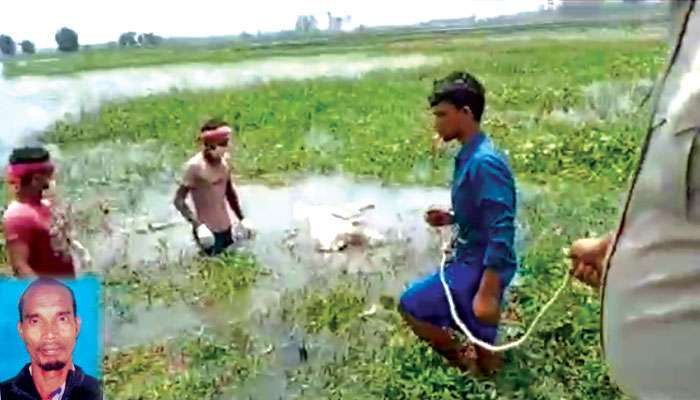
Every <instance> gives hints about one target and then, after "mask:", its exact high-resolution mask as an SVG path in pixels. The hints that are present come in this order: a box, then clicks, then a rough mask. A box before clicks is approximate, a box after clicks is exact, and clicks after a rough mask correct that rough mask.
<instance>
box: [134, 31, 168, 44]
mask: <svg viewBox="0 0 700 400" xmlns="http://www.w3.org/2000/svg"><path fill="white" fill-rule="evenodd" d="M138 42H139V44H140V45H141V46H144V47H155V46H158V45H160V44H161V43H163V38H162V37H161V36H158V35H155V34H153V33H142V34H140V35H139V37H138Z"/></svg>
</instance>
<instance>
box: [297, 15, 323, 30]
mask: <svg viewBox="0 0 700 400" xmlns="http://www.w3.org/2000/svg"><path fill="white" fill-rule="evenodd" d="M294 30H295V31H297V32H302V33H308V32H314V31H317V30H318V22H317V21H316V17H314V16H313V15H300V16H298V17H297V23H296V26H295V27H294Z"/></svg>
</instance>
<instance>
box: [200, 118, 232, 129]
mask: <svg viewBox="0 0 700 400" xmlns="http://www.w3.org/2000/svg"><path fill="white" fill-rule="evenodd" d="M222 126H229V124H228V122H226V121H224V120H222V119H219V118H212V119H210V120H207V122H205V123H204V124H203V125H202V127H201V128H200V129H199V131H200V132H205V131H210V130H212V129H217V128H221V127H222Z"/></svg>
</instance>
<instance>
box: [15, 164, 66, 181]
mask: <svg viewBox="0 0 700 400" xmlns="http://www.w3.org/2000/svg"><path fill="white" fill-rule="evenodd" d="M54 169H55V167H54V165H53V163H52V162H51V161H44V162H38V163H28V164H10V165H8V166H7V180H8V181H10V182H18V181H20V180H21V179H22V178H23V177H25V176H28V175H31V174H37V173H44V174H50V175H53V172H54Z"/></svg>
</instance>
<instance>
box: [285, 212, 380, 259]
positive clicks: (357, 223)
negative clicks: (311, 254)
mask: <svg viewBox="0 0 700 400" xmlns="http://www.w3.org/2000/svg"><path fill="white" fill-rule="evenodd" d="M372 208H374V205H372V204H367V203H363V204H360V203H357V204H356V203H349V204H343V205H337V206H328V205H314V206H310V205H305V204H302V203H297V204H295V205H294V211H293V213H294V218H295V219H296V220H305V221H306V222H307V224H308V227H309V234H310V236H311V239H312V240H313V241H314V242H315V246H316V249H317V250H318V251H340V250H343V249H345V248H346V247H348V246H362V247H375V246H379V245H381V244H383V243H384V240H385V238H384V235H382V234H381V233H380V232H378V231H376V230H374V229H372V228H370V227H368V226H367V223H366V221H364V220H363V218H362V217H363V215H364V212H365V211H367V210H369V209H372Z"/></svg>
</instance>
